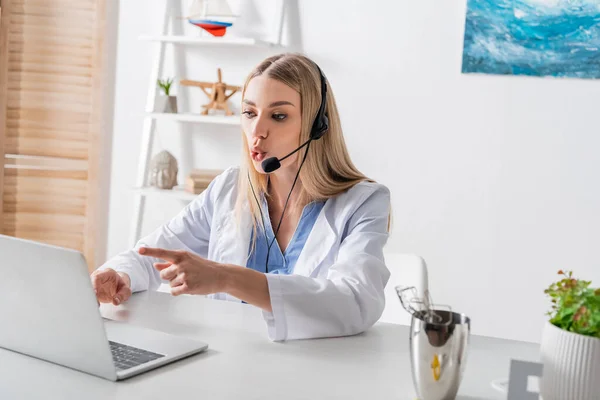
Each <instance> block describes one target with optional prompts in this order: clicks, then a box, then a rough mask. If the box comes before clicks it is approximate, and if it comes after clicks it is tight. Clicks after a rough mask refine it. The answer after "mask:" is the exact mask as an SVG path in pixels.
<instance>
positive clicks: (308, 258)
mask: <svg viewBox="0 0 600 400" xmlns="http://www.w3.org/2000/svg"><path fill="white" fill-rule="evenodd" d="M334 202H335V199H329V200H328V201H327V202H326V203H325V205H324V206H323V209H322V210H321V212H320V213H319V216H318V217H317V220H316V221H315V224H314V226H313V228H312V230H311V232H310V235H308V238H307V240H306V243H305V244H304V248H303V249H302V251H301V252H300V256H299V257H298V261H296V265H295V267H294V274H297V275H304V276H311V274H312V273H313V271H314V270H315V268H317V267H318V266H319V265H320V264H321V263H322V262H323V260H325V258H326V257H327V256H328V255H329V253H330V252H331V248H332V246H333V245H334V243H335V241H336V239H337V236H338V235H337V233H336V232H337V230H336V229H335V224H334V223H333V220H332V215H331V214H332V213H333V211H334V210H333V203H334Z"/></svg>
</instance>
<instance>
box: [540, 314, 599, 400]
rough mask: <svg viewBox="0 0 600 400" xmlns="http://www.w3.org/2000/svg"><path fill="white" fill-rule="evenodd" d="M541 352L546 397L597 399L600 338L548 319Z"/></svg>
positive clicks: (542, 387) (547, 399)
mask: <svg viewBox="0 0 600 400" xmlns="http://www.w3.org/2000/svg"><path fill="white" fill-rule="evenodd" d="M540 353H541V361H542V364H544V371H543V376H542V379H541V381H540V394H541V395H542V397H543V398H544V400H598V398H599V397H598V396H600V339H598V338H594V337H591V336H584V335H580V334H577V333H572V332H568V331H565V330H564V329H560V328H558V327H556V326H554V325H553V324H551V323H550V322H547V323H546V326H545V327H544V334H543V337H542V344H541V347H540Z"/></svg>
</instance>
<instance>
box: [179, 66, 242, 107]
mask: <svg viewBox="0 0 600 400" xmlns="http://www.w3.org/2000/svg"><path fill="white" fill-rule="evenodd" d="M217 77H218V81H217V82H198V81H193V80H190V79H184V80H182V81H181V82H180V83H181V84H182V85H183V86H196V87H199V88H200V89H202V91H203V92H204V93H205V94H206V96H208V100H209V103H208V104H205V105H203V106H202V108H203V109H204V110H202V112H201V113H200V114H202V115H208V111H209V110H224V111H225V115H227V116H231V115H233V111H231V110H230V109H229V106H228V104H227V101H228V100H229V98H230V97H231V96H233V95H234V94H235V93H237V92H238V91H239V90H241V89H242V88H241V87H240V86H233V85H228V84H226V83H225V82H223V77H222V74H221V68H217ZM227 92H229V93H227Z"/></svg>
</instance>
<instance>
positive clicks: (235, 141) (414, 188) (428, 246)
mask: <svg viewBox="0 0 600 400" xmlns="http://www.w3.org/2000/svg"><path fill="white" fill-rule="evenodd" d="M159 3H160V2H152V3H150V2H145V1H142V0H128V1H127V2H121V9H120V19H119V34H118V37H119V45H118V46H119V47H118V60H117V79H116V101H115V129H114V138H113V164H112V184H111V212H110V220H109V223H110V225H109V238H108V239H109V240H108V256H112V255H114V254H116V253H117V252H119V251H121V250H124V249H125V248H126V247H127V246H126V245H127V237H128V231H129V227H130V213H131V210H132V201H133V197H132V195H131V193H130V192H129V191H128V189H129V188H130V187H131V186H133V185H134V183H135V174H136V166H137V159H138V157H137V156H138V151H139V146H140V137H141V127H142V118H141V113H142V111H143V107H144V102H145V98H146V88H147V86H146V85H147V81H148V76H149V73H150V61H151V51H150V46H149V45H148V44H145V43H140V42H138V41H137V40H136V38H137V36H138V35H139V34H142V33H149V32H152V31H153V29H157V27H156V26H155V21H156V23H158V21H160V12H161V10H160V7H159V6H158V5H159ZM174 3H175V2H174ZM232 3H234V2H232ZM265 3H266V4H265ZM271 3H272V2H270V3H269V2H261V1H257V0H254V1H249V0H248V1H246V2H244V3H243V4H244V7H246V8H245V9H246V10H249V11H248V12H249V13H250V15H251V16H252V19H258V18H260V19H262V20H263V21H264V22H267V21H268V17H267V15H268V14H269V10H270V9H271V6H272V4H271ZM142 4H143V5H142ZM269 4H271V5H269ZM368 4H369V5H370V6H369V7H367V3H366V2H364V1H359V0H344V2H343V4H342V2H341V1H340V0H321V1H318V2H315V1H301V4H300V5H298V3H297V2H296V1H292V2H291V5H292V12H291V13H290V15H289V17H290V19H289V21H288V22H289V24H288V28H289V32H288V35H287V36H286V37H287V38H288V40H289V41H290V42H291V43H292V44H293V45H294V47H293V48H292V49H293V50H296V49H299V48H301V49H302V50H303V51H304V52H305V53H306V54H307V55H308V56H310V57H312V58H313V59H314V60H315V61H317V62H318V63H319V64H320V65H321V67H322V69H323V70H324V72H325V74H326V75H327V77H328V79H329V81H330V83H331V88H332V90H333V92H334V93H335V95H336V99H337V102H338V105H339V107H340V112H341V115H342V121H343V126H344V131H345V135H346V140H347V144H348V146H349V149H350V153H351V155H352V157H353V159H354V161H355V163H356V164H357V165H358V167H359V168H360V169H361V170H363V172H365V173H366V174H367V175H369V176H371V177H372V178H374V179H376V180H378V181H380V182H382V183H384V184H386V185H388V187H389V188H390V189H391V191H392V196H393V199H392V200H393V204H392V206H393V210H394V227H393V231H392V235H391V237H390V241H389V248H390V249H394V250H397V251H401V252H415V253H418V254H420V255H422V256H423V257H424V258H425V259H426V261H427V263H428V265H429V269H430V274H429V276H430V288H431V291H432V295H433V298H434V301H436V302H439V303H444V304H450V305H452V307H453V308H454V309H455V310H456V311H459V312H464V313H466V314H467V315H469V316H470V317H471V318H472V320H473V323H472V332H473V333H475V334H482V335H490V336H499V337H506V338H514V339H520V340H527V341H538V340H539V338H540V334H541V330H542V326H543V322H544V319H545V317H544V313H545V312H546V311H547V310H548V308H549V302H548V301H547V300H546V299H545V297H544V294H543V290H544V288H545V287H546V286H547V285H548V284H549V283H550V282H551V281H552V280H553V279H554V278H555V272H556V271H557V270H558V269H561V268H562V269H574V270H575V272H576V273H577V275H578V276H581V277H585V278H587V279H591V280H593V281H594V282H595V283H596V286H600V268H598V264H599V257H598V255H597V254H596V251H595V250H596V249H597V247H598V242H599V239H600V228H599V227H600V212H599V211H600V210H599V206H598V205H599V204H600V188H599V187H598V184H597V182H598V181H599V180H600V157H598V156H597V152H598V149H600V136H599V135H598V134H597V132H596V131H597V128H596V123H597V118H596V117H595V116H596V115H597V111H596V110H597V105H598V104H600V86H598V82H595V81H589V80H587V81H584V80H580V81H578V80H559V79H539V78H537V79H536V78H523V77H498V76H474V75H462V74H461V73H460V67H461V52H462V42H463V36H462V35H463V29H464V15H465V1H464V0H463V1H460V2H440V1H432V0H425V1H421V2H414V1H391V0H390V1H385V0H378V1H372V2H369V3H368ZM233 5H234V4H232V6H233ZM237 5H238V6H239V5H240V3H237ZM259 6H260V7H259ZM140 7H143V8H144V9H145V10H147V12H148V14H147V16H146V17H145V18H139V9H140ZM254 7H256V8H254ZM244 15H248V14H244ZM257 26H262V24H261V23H258V22H257V23H247V24H246V26H245V29H248V30H255V33H256V34H257V35H264V33H265V32H264V30H263V31H261V30H260V29H257V28H256V27H257ZM194 52H195V53H194V54H193V55H190V56H189V60H188V69H187V75H186V76H188V77H190V78H193V79H213V78H214V74H215V72H214V69H215V66H216V64H219V65H221V66H222V68H223V69H224V75H225V79H226V80H227V81H228V82H229V81H230V82H231V83H234V84H240V83H242V82H243V78H244V76H245V74H246V73H247V72H248V71H249V70H250V68H251V67H252V66H253V65H255V64H256V63H257V62H258V61H260V60H261V59H262V58H264V57H266V56H267V55H268V54H270V52H269V51H260V52H259V51H255V50H239V51H230V50H228V51H224V50H219V49H213V50H208V51H206V50H197V51H196V50H195V51H194ZM203 57H204V58H203ZM180 93H182V95H185V94H187V95H188V96H189V98H188V100H189V102H188V103H187V104H190V103H194V102H196V104H199V103H198V101H199V102H200V103H201V102H202V101H204V99H202V97H201V96H196V97H194V96H195V94H194V93H192V92H191V91H190V92H189V93H185V92H182V91H180ZM234 101H239V98H237V99H236V100H234ZM176 128H177V126H176V125H171V126H166V125H161V126H159V131H160V141H161V144H162V146H163V147H165V148H167V149H169V150H171V151H172V152H173V153H174V154H175V155H176V156H177V157H178V158H181V159H182V160H181V162H182V163H183V166H182V170H183V171H182V175H181V177H182V178H183V176H184V174H185V173H186V172H187V170H189V168H190V167H191V166H192V165H194V166H198V167H213V166H217V167H226V166H227V165H230V164H235V163H237V160H238V154H239V151H240V140H239V133H238V132H237V131H236V130H235V129H234V128H231V129H230V130H228V131H227V132H225V131H221V132H211V131H208V130H206V129H207V127H205V126H200V125H195V126H186V129H189V130H192V131H193V132H187V133H185V134H184V135H179V134H178V133H177V132H176ZM188 138H192V140H193V146H191V147H188V148H193V151H189V152H188V153H181V152H180V151H179V150H178V148H177V146H178V145H180V144H181V143H185V142H184V140H185V139H188ZM182 141H183V142H182ZM180 206H181V204H179V203H177V202H176V201H173V203H165V204H163V203H157V202H154V203H153V202H151V203H150V205H149V208H148V211H149V214H152V215H151V216H150V218H148V220H147V222H146V224H145V226H144V231H145V232H148V231H149V230H150V229H153V228H154V227H156V226H158V224H160V223H161V222H162V221H163V220H165V219H166V218H168V217H170V216H172V215H174V214H175V213H176V212H177V211H178V210H179V207H180Z"/></svg>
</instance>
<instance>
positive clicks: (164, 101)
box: [154, 96, 177, 114]
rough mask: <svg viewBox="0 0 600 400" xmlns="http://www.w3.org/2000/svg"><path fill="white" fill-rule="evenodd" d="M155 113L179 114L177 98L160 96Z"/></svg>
mask: <svg viewBox="0 0 600 400" xmlns="http://www.w3.org/2000/svg"><path fill="white" fill-rule="evenodd" d="M154 112H157V113H168V114H177V96H158V97H157V98H156V103H155V107H154Z"/></svg>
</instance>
